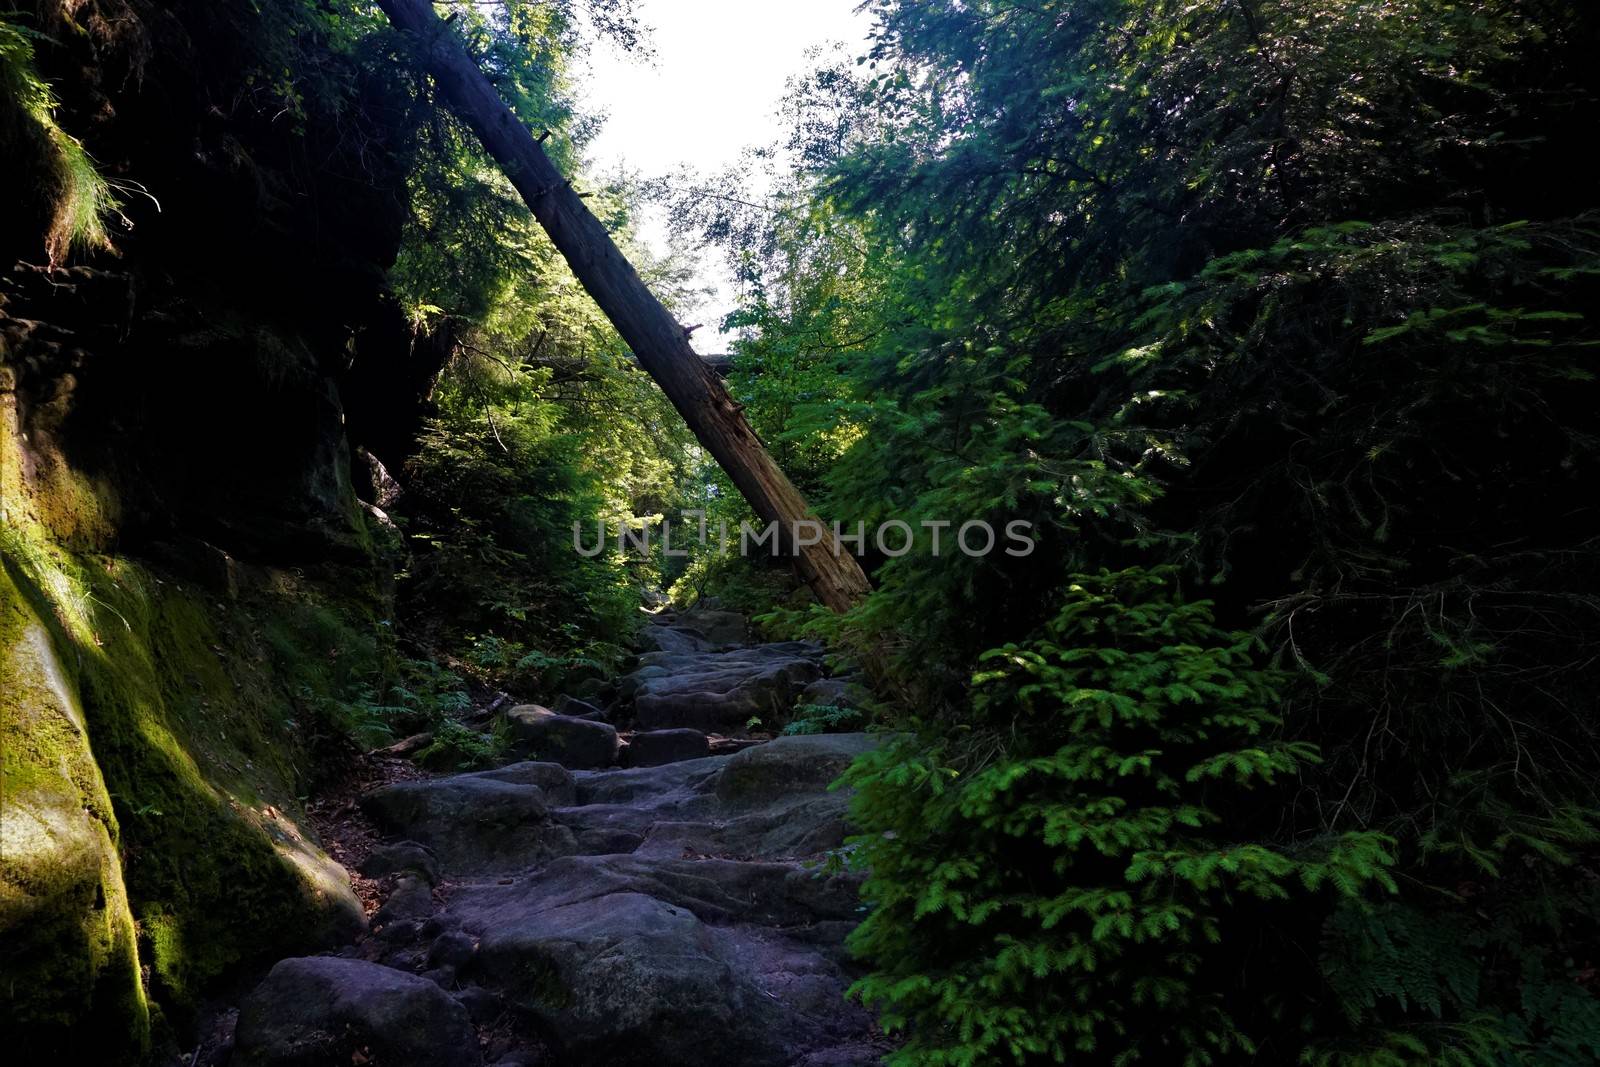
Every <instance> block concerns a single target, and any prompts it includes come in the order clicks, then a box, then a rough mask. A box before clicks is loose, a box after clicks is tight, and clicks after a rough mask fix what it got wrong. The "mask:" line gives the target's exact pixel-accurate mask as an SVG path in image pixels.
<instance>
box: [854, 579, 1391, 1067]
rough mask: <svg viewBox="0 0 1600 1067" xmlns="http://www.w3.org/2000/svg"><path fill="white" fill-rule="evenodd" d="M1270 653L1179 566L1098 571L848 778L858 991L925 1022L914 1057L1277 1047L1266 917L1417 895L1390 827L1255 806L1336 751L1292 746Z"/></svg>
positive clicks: (994, 1060)
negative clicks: (960, 715)
mask: <svg viewBox="0 0 1600 1067" xmlns="http://www.w3.org/2000/svg"><path fill="white" fill-rule="evenodd" d="M1259 651H1260V650H1259V647H1258V645H1257V642H1256V641H1255V639H1254V638H1253V637H1251V636H1250V635H1249V634H1246V633H1239V632H1227V631H1224V630H1222V629H1220V628H1219V627H1217V626H1216V625H1215V623H1214V622H1213V619H1212V615H1211V610H1210V605H1209V604H1208V603H1207V602H1205V601H1185V600H1184V599H1183V598H1182V597H1181V596H1180V594H1179V592H1178V591H1177V588H1176V578H1175V571H1174V570H1172V569H1168V568H1155V569H1149V570H1145V569H1137V568H1135V569H1130V570H1124V571H1120V572H1116V573H1109V572H1103V573H1100V574H1096V575H1085V574H1080V575H1076V576H1074V578H1073V580H1072V582H1071V583H1070V585H1069V586H1068V588H1067V589H1066V591H1065V593H1064V595H1063V596H1062V600H1061V604H1060V607H1059V610H1058V611H1057V613H1056V614H1055V616H1054V618H1052V619H1051V620H1050V622H1049V623H1048V624H1047V625H1046V626H1044V627H1043V629H1042V630H1041V631H1040V632H1038V633H1037V634H1036V635H1035V636H1033V637H1032V638H1030V639H1029V640H1027V641H1024V642H1022V643H1020V644H1008V645H1005V646H1003V647H1001V648H997V649H994V650H992V651H990V652H989V653H987V654H986V655H985V656H984V657H983V658H984V660H985V661H986V663H987V668H986V669H985V670H984V671H983V672H982V673H980V674H979V675H978V676H977V677H976V679H975V684H976V689H975V693H974V700H973V712H972V715H971V716H970V718H969V719H968V721H967V724H965V725H962V726H959V727H947V728H944V729H938V728H936V727H934V726H932V725H930V724H923V729H922V730H921V731H920V732H919V733H918V734H915V735H906V736H904V737H902V738H900V739H898V740H895V741H893V742H891V743H889V744H887V745H885V746H883V747H881V748H880V749H878V750H877V751H875V752H873V753H871V754H869V755H867V756H865V757H863V758H862V759H861V760H860V761H859V762H858V763H857V764H856V765H855V766H854V767H853V768H852V769H851V770H850V771H849V772H848V773H847V775H846V781H847V782H849V783H850V784H851V785H853V786H854V787H855V789H856V790H857V792H856V794H855V798H854V801H853V807H852V817H853V819H854V821H855V824H856V825H857V826H858V827H859V829H860V834H859V835H858V836H857V837H855V838H854V845H855V847H856V850H857V852H856V859H857V860H858V861H859V862H860V863H861V864H862V865H863V866H865V867H866V869H867V870H868V872H869V874H868V879H867V882H866V885H865V889H864V896H865V899H866V901H867V903H868V904H869V906H870V913H869V914H868V916H867V918H866V920H865V921H864V922H863V923H862V925H861V926H860V927H859V928H858V929H857V930H856V932H855V933H854V934H853V935H852V937H851V940H850V944H851V946H852V947H853V949H854V950H855V951H856V952H857V953H858V954H859V955H860V956H862V957H863V958H864V959H865V960H866V961H867V963H868V964H869V965H870V967H871V968H872V969H871V973H869V974H868V975H867V976H866V977H865V978H863V979H862V980H861V981H860V982H858V983H857V984H856V986H855V987H854V993H855V995H857V996H858V997H860V998H861V999H862V1000H863V1001H865V1002H866V1003H868V1004H869V1005H873V1006H875V1007H877V1008H878V1009H879V1010H880V1011H881V1013H882V1017H883V1020H884V1023H885V1025H886V1026H887V1027H889V1028H891V1029H896V1030H904V1031H905V1032H906V1035H907V1038H908V1040H907V1043H906V1044H905V1046H904V1047H903V1048H901V1049H900V1050H899V1051H898V1052H896V1053H895V1054H893V1055H892V1056H891V1057H890V1059H889V1062H890V1063H891V1064H898V1065H909V1064H918V1065H933V1064H941V1065H942V1064H951V1065H956V1064H960V1065H976V1064H998V1063H1015V1064H1025V1063H1045V1062H1052V1063H1053V1062H1072V1063H1113V1064H1130V1063H1136V1062H1152V1063H1163V1064H1165V1063H1183V1064H1212V1063H1229V1062H1237V1061H1238V1060H1239V1059H1241V1058H1243V1057H1245V1056H1249V1055H1252V1054H1254V1053H1255V1052H1256V1049H1257V1046H1256V1043H1255V1041H1254V1040H1253V1038H1252V1033H1251V1027H1250V1018H1251V1016H1253V1015H1254V1014H1256V1013H1257V1012H1258V1011H1260V1010H1261V1008H1260V1006H1259V1004H1256V1003H1250V1002H1249V998H1248V997H1246V996H1245V995H1243V994H1242V993H1241V992H1240V991H1241V990H1244V989H1246V988H1248V987H1249V985H1250V979H1249V977H1248V976H1247V974H1246V972H1247V971H1248V969H1249V964H1248V953H1247V951H1245V950H1244V949H1243V948H1242V946H1244V945H1246V944H1248V943H1249V942H1250V941H1251V940H1252V936H1251V935H1252V934H1255V935H1258V936H1259V935H1260V934H1261V930H1262V924H1261V919H1262V915H1263V914H1266V913H1268V912H1270V911H1272V910H1273V909H1278V908H1282V907H1285V906H1288V905H1291V904H1292V906H1293V907H1296V908H1301V909H1310V910H1312V911H1320V910H1323V909H1325V908H1326V907H1327V905H1328V903H1329V902H1331V901H1336V900H1347V901H1355V900H1359V899H1362V898H1363V897H1364V896H1365V895H1367V894H1368V893H1370V892H1373V891H1380V890H1393V889H1394V888H1395V885H1394V882H1393V880H1392V879H1391V877H1390V875H1389V873H1388V870H1387V868H1388V867H1389V866H1390V864H1391V863H1392V862H1393V859H1394V857H1393V855H1392V854H1391V848H1392V842H1391V841H1390V839H1389V838H1387V837H1386V836H1384V835H1382V834H1379V833H1374V832H1347V833H1343V834H1337V835H1323V836H1319V837H1317V838H1314V839H1308V840H1302V841H1297V842H1292V843H1276V842H1272V841H1270V840H1269V839H1268V835H1267V834H1265V833H1262V832H1261V831H1260V828H1259V827H1257V826H1255V825H1254V824H1253V823H1252V822H1251V821H1250V820H1249V819H1248V818H1247V817H1246V816H1247V815H1248V812H1249V811H1250V810H1253V809H1252V808H1251V807H1250V806H1252V805H1253V806H1254V807H1255V808H1257V809H1258V808H1259V806H1260V804H1261V799H1262V797H1263V795H1270V794H1269V791H1270V790H1272V788H1273V787H1274V786H1275V785H1281V784H1283V783H1284V782H1285V780H1287V779H1292V778H1293V777H1294V776H1295V774H1296V772H1297V771H1298V770H1299V769H1300V768H1301V767H1302V766H1304V765H1307V764H1309V763H1312V762H1314V761H1315V760H1316V758H1317V756H1316V750H1315V748H1314V747H1313V746H1311V745H1309V744H1306V743H1303V742H1292V741H1284V740H1279V739H1276V738H1275V737H1274V732H1275V729H1276V727H1277V726H1278V725H1279V724H1278V721H1277V719H1276V717H1275V716H1274V714H1273V712H1272V711H1271V710H1270V709H1271V708H1272V707H1273V706H1274V704H1275V703H1276V694H1275V692H1274V686H1275V685H1276V684H1277V683H1278V681H1279V679H1278V678H1277V677H1276V676H1275V674H1274V672H1272V671H1271V670H1269V669H1266V668H1263V667H1262V666H1260V665H1259V664H1258V662H1257V658H1258V654H1259ZM1267 955H1268V958H1270V954H1267ZM1274 962H1275V963H1276V964H1281V962H1282V960H1281V959H1277V960H1275V961H1274ZM1255 978H1256V979H1257V980H1258V981H1260V982H1261V983H1262V989H1263V990H1267V991H1270V990H1271V989H1272V988H1273V983H1274V982H1276V981H1277V979H1278V978H1279V976H1278V975H1276V974H1271V975H1265V976H1262V975H1257V976H1255ZM1257 995H1258V996H1259V995H1260V993H1259V992H1258V994H1257Z"/></svg>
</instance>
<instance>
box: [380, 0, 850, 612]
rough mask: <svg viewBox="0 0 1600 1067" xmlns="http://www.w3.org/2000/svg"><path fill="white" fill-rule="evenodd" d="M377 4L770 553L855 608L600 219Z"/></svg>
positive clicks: (422, 28) (398, 4) (841, 558)
mask: <svg viewBox="0 0 1600 1067" xmlns="http://www.w3.org/2000/svg"><path fill="white" fill-rule="evenodd" d="M378 6H380V7H381V8H383V10H384V13H385V14H387V15H388V16H389V21H390V22H392V23H394V25H395V26H396V27H398V28H399V29H401V30H406V31H409V32H410V33H412V34H414V35H415V36H416V37H417V38H418V40H419V41H420V43H421V45H422V55H423V57H424V61H425V62H426V64H427V67H428V72H429V73H430V74H432V75H433V78H434V80H435V82H436V83H437V84H438V86H439V89H440V91H442V92H443V93H444V96H445V99H446V100H447V101H449V103H450V106H451V107H452V108H453V109H454V110H455V112H456V114H457V115H458V116H459V117H460V118H461V119H462V121H464V122H466V124H467V125H468V126H471V127H472V129H473V131H474V132H475V133H476V134H477V135H478V139H479V140H480V141H482V142H483V147H484V148H485V149H487V150H488V152H489V154H490V155H491V156H493V157H494V159H495V161H496V162H497V163H499V165H500V168H501V169H502V170H503V171H504V172H505V174H506V177H508V178H510V179H511V183H512V184H513V185H514V186H516V189H517V192H519V193H521V194H522V199H523V200H525V201H527V203H528V207H529V208H530V209H531V210H532V211H533V215H534V218H536V219H538V220H539V225H541V226H543V227H544V229H545V232H546V233H548V234H549V235H550V239H551V240H552V241H553V242H555V246H556V247H557V248H558V249H560V250H561V254H562V255H563V256H564V257H566V260H567V263H568V265H569V266H571V268H572V273H573V274H575V275H576V276H577V278H578V281H580V282H582V283H583V287H584V288H585V289H586V290H588V292H589V295H590V296H592V297H593V298H594V301H595V303H596V304H598V305H600V310H601V311H604V312H605V314H606V317H607V318H608V319H610V320H611V324H612V325H613V326H615V327H616V329H617V333H619V334H620V335H621V336H622V339H623V341H625V342H627V344H628V347H629V348H631V349H632V350H633V354H634V357H635V358H636V359H638V361H639V365H640V366H642V367H643V368H644V369H645V371H646V372H647V373H648V374H649V375H650V376H651V377H652V378H654V379H655V380H656V382H657V383H658V384H660V386H661V389H662V391H663V392H665V393H666V394H667V398H668V399H669V400H671V401H672V405H673V407H675V408H677V409H678V413H679V414H681V415H682V416H683V419H684V421H685V422H686V423H688V424H689V429H691V430H692V431H694V435H695V437H697V438H699V440H700V443H701V444H702V445H704V446H705V447H706V450H707V451H709V452H710V453H711V455H712V456H713V457H714V458H715V459H716V461H717V462H718V463H719V464H720V465H721V466H722V469H723V470H725V471H727V472H728V477H730V478H732V479H733V484H734V485H736V486H738V487H739V492H741V493H743V494H744V498H745V499H746V500H748V501H749V502H750V506H751V507H752V508H754V509H755V512H756V514H757V515H759V516H760V517H761V518H762V519H763V520H765V521H767V522H776V523H778V524H779V527H780V531H779V537H780V543H781V544H783V545H784V546H785V548H786V549H788V550H790V551H793V552H794V553H795V562H796V565H797V566H798V568H799V570H800V573H801V576H802V577H803V578H804V579H805V580H806V582H807V584H809V585H810V586H811V589H812V591H813V592H815V593H816V594H817V598H818V599H819V600H821V601H822V602H823V603H824V604H826V605H827V606H828V607H830V608H832V609H833V610H835V611H844V610H846V609H847V608H849V607H850V606H851V605H852V604H854V603H855V602H856V601H858V600H859V599H860V598H861V597H862V596H864V595H865V594H866V593H867V591H868V589H869V588H870V586H869V585H868V583H867V577H866V575H865V574H864V573H863V572H862V570H861V568H860V567H859V566H858V565H857V564H856V561H855V559H854V557H853V556H851V555H850V554H848V553H846V552H842V551H840V549H839V546H838V545H837V543H836V542H835V541H834V539H833V537H832V535H831V533H825V534H824V535H823V536H822V538H821V540H820V542H818V543H817V544H811V545H806V544H802V543H801V541H803V540H807V539H808V538H805V539H796V538H795V537H793V536H792V535H793V533H794V531H795V530H796V525H795V524H796V523H803V522H806V521H807V520H811V521H815V520H814V517H813V516H812V515H811V513H810V510H809V509H808V508H807V507H806V502H805V498H804V497H802V496H801V495H800V492H799V490H797V489H796V488H795V487H794V485H793V483H791V482H790V481H789V479H788V478H787V477H786V476H785V475H784V473H783V471H782V470H780V469H779V468H778V465H777V463H775V462H774V461H773V459H772V456H771V455H770V454H769V453H768V452H767V449H766V446H765V445H764V444H762V441H761V438H760V437H758V436H756V433H755V431H754V430H752V429H751V428H750V424H749V422H747V421H746V420H745V417H744V413H743V411H742V410H741V409H740V407H739V405H738V404H736V403H735V402H734V400H733V398H732V397H731V396H729V395H728V390H727V387H726V386H724V385H723V384H722V382H721V380H720V379H718V378H717V376H716V375H715V374H713V373H712V372H711V371H710V370H709V369H707V367H706V366H705V364H704V362H703V361H702V360H701V359H700V357H699V356H698V355H696V354H695V351H694V349H693V348H691V347H690V345H689V337H688V334H687V332H686V331H685V330H684V328H683V327H682V325H680V324H679V323H678V321H677V320H676V319H674V318H673V317H672V315H671V313H669V312H668V311H667V309H666V308H665V307H664V306H662V304H661V301H659V300H657V299H656V298H655V295H654V294H653V293H651V292H650V289H649V288H648V287H647V286H646V285H645V284H644V281H643V279H641V278H640V277H639V273H638V272H637V271H636V270H634V269H633V265H632V264H631V263H629V262H628V260H627V258H626V257H624V256H623V254H622V252H621V251H620V250H619V249H618V248H617V246H616V243H615V242H613V241H612V240H611V235H610V234H609V233H607V232H606V228H605V227H604V226H603V225H602V224H601V223H600V220H599V219H597V218H595V217H594V215H593V214H592V213H591V212H590V211H589V209H588V208H587V207H585V206H584V203H583V201H582V200H581V199H580V198H579V196H578V194H577V193H576V192H574V191H573V189H572V187H571V185H570V184H569V183H568V182H567V181H566V180H565V179H564V178H562V176H561V173H560V172H559V171H558V170H556V167H555V164H553V163H551V162H550V157H549V156H547V155H545V154H544V150H543V149H542V148H540V147H539V142H538V141H536V140H534V138H533V135H532V134H531V133H530V132H529V131H528V128H527V127H526V126H524V125H523V124H522V123H521V122H520V121H518V119H517V117H516V116H515V115H514V114H513V113H512V111H511V109H510V108H509V107H507V106H506V103H505V101H504V100H502V99H501V98H500V94H499V93H498V92H497V91H496V90H495V88H494V86H493V85H491V84H490V82H489V79H488V78H487V77H485V76H484V73H483V71H482V70H480V69H479V68H478V65H477V64H476V63H475V62H473V60H472V57H471V56H469V55H468V54H467V52H466V49H465V48H463V47H462V45H461V42H460V41H459V39H458V38H457V37H456V35H455V34H454V33H453V32H452V31H451V30H450V29H449V27H448V26H447V25H446V24H445V22H443V21H441V20H440V18H439V16H438V15H437V14H435V13H434V10H433V4H432V3H431V0H378Z"/></svg>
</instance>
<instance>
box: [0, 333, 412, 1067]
mask: <svg viewBox="0 0 1600 1067" xmlns="http://www.w3.org/2000/svg"><path fill="white" fill-rule="evenodd" d="M0 320H3V315H0ZM0 324H3V322H0ZM14 356H15V350H14V349H8V348H7V345H6V339H5V336H4V335H3V333H0V510H3V519H4V522H3V525H0V755H3V767H0V842H3V848H0V974H3V976H4V977H3V979H0V1047H5V1048H7V1049H8V1050H11V1051H26V1053H27V1054H28V1055H27V1057H25V1061H26V1062H37V1061H38V1060H40V1059H42V1058H44V1057H46V1056H60V1055H66V1056H69V1057H73V1058H74V1060H75V1061H77V1060H78V1059H79V1058H83V1057H90V1058H91V1059H90V1060H89V1061H90V1062H94V1061H99V1062H134V1061H136V1060H137V1059H139V1058H140V1057H141V1056H142V1055H144V1054H146V1053H147V1052H148V1051H149V1049H150V1048H151V1045H152V1039H153V1040H154V1042H155V1045H156V1046H157V1047H158V1048H159V1046H161V1045H163V1044H166V1045H167V1046H168V1047H171V1046H172V1045H175V1044H176V1045H182V1044H184V1043H185V1042H186V1041H187V1039H188V1034H187V1027H188V1024H189V1019H190V1016H191V1013H192V1011H193V1009H194V1008H195V1007H196V1006H197V1005H198V1003H199V1002H200V1000H201V999H202V998H203V997H204V996H205V995H206V994H207V993H208V992H209V991H211V990H213V989H215V988H216V987H217V985H218V984H219V983H220V982H222V981H224V980H226V979H228V978H229V977H231V976H233V975H235V974H239V973H242V972H244V971H245V970H247V969H248V968H250V967H251V966H254V965H258V964H261V963H264V962H267V961H269V960H271V959H275V958H277V957H279V956H281V955H283V954H284V953H286V952H298V951H306V950H312V949H315V948H318V947H323V946H327V945H330V944H335V943H338V942H340V941H344V940H348V939H350V938H351V937H353V936H354V935H355V934H356V933H358V932H359V931H360V930H361V929H362V927H363V924H364V921H365V920H364V918H363V915H362V911H361V908H360V905H359V903H358V902H357V901H356V899H355V897H354V895H353V894H352V892H351V890H350V887H349V883H348V879H347V877H346V876H345V873H344V871H343V870H342V869H341V868H339V867H338V866H337V865H336V864H334V863H333V862H332V861H331V860H330V859H329V858H328V857H327V856H326V854H325V853H324V851H323V850H322V848H321V847H320V845H319V843H318V842H317V841H316V839H315V835H314V834H313V833H312V832H311V831H310V829H309V827H308V825H307V823H306V822H305V820H304V818H303V816H302V814H301V808H300V801H299V797H301V796H303V795H304V794H305V793H306V792H307V791H308V788H309V786H308V783H309V781H310V780H311V778H312V776H313V773H314V771H315V770H316V769H317V767H318V765H319V762H322V763H325V762H326V749H327V748H328V746H329V745H337V744H339V738H340V734H339V724H338V723H337V722H336V721H334V720H333V718H332V717H331V716H330V710H329V709H331V708H337V706H338V701H337V699H335V698H336V697H337V696H338V695H341V694H344V693H347V692H348V691H349V690H350V688H351V686H352V685H353V684H355V682H356V681H357V680H358V679H359V678H361V677H364V676H366V675H367V674H369V673H370V672H372V671H374V670H375V669H376V668H377V666H378V664H379V663H380V662H381V661H382V659H383V657H384V656H385V655H386V654H387V649H386V647H385V645H384V643H383V642H382V641H381V640H380V639H379V638H378V637H377V636H376V635H378V634H380V633H383V632H384V627H382V626H381V625H380V622H381V620H380V617H379V616H380V614H381V612H380V610H379V609H380V608H381V606H382V600H381V597H380V596H379V594H378V592H377V591H378V590H379V589H380V588H381V587H382V585H383V583H382V582H380V581H378V580H377V578H376V576H377V574H378V572H379V568H377V567H376V566H375V565H374V563H373V561H372V560H371V559H370V558H367V559H365V560H361V559H360V558H359V557H358V558H357V559H356V561H355V562H350V561H349V558H348V554H347V558H346V561H345V562H340V563H336V564H328V565H326V566H324V567H322V568H321V569H319V568H318V567H316V566H308V567H296V568H288V567H280V566H269V565H265V564H259V563H257V564H250V563H246V562H241V561H239V560H236V559H234V558H233V557H232V556H230V555H229V554H228V553H227V552H225V551H223V550H222V549H220V548H217V547H215V546H214V545H211V544H208V543H207V542H204V541H202V540H199V539H198V538H194V537H192V536H188V535H185V534H182V533H180V532H177V531H173V532H172V533H170V534H169V535H168V536H167V539H166V540H164V541H162V542H159V543H150V544H147V545H145V547H144V548H143V550H142V558H140V557H134V556H132V555H130V554H128V553H127V552H125V551H123V550H122V549H121V546H120V545H119V543H118V518H119V516H120V515H121V514H122V512H123V507H122V506H121V504H120V503H119V501H118V499H117V497H116V495H115V493H114V492H113V491H112V488H111V481H110V480H109V479H107V478H105V477H103V476H94V475H90V474H88V473H85V471H84V469H83V468H82V467H81V466H79V465H77V464H75V463H74V462H73V461H72V458H71V457H72V451H71V449H70V448H68V447H66V444H65V442H66V441H67V439H68V436H69V435H68V434H66V433H65V432H63V430H62V427H63V426H66V425H68V424H69V423H70V416H71V412H72V410H73V406H74V398H73V396H72V392H71V385H72V379H71V376H70V375H67V376H62V375H54V376H51V375H42V374H39V373H38V368H37V367H35V368H34V377H35V379H39V380H44V381H47V382H50V383H51V390H50V391H48V392H46V393H44V394H43V395H39V394H30V393H29V392H28V390H27V389H26V388H23V387H20V386H18V384H17V382H18V375H17V374H16V373H15V363H16V361H15V359H14ZM338 491H341V492H347V490H342V489H341V490H338ZM349 503H350V507H349V508H348V513H350V514H352V515H353V516H354V519H353V521H354V522H356V523H359V522H360V521H361V519H360V514H361V513H360V512H359V510H358V509H356V508H355V506H354V502H353V498H351V499H350V502H349ZM367 536H368V532H367V531H366V530H365V529H364V528H361V527H359V526H358V527H356V528H354V529H353V530H352V532H351V534H350V536H349V537H348V538H347V539H346V540H345V543H346V544H356V545H359V544H360V543H361V542H362V541H363V540H364V539H365V538H366V537H367Z"/></svg>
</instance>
